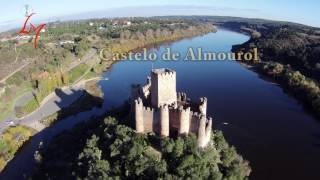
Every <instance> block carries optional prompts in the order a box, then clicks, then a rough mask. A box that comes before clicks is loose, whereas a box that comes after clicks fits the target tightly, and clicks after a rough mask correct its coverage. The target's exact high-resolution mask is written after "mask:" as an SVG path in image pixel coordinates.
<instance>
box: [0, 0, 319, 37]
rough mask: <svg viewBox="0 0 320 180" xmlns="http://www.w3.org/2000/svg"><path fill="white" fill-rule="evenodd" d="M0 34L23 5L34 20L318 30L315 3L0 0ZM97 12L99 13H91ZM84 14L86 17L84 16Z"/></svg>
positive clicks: (282, 0) (271, 0) (12, 23)
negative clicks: (218, 21) (244, 22)
mask: <svg viewBox="0 0 320 180" xmlns="http://www.w3.org/2000/svg"><path fill="white" fill-rule="evenodd" d="M0 1H4V2H2V3H1V4H2V5H1V6H0V31H1V30H3V29H7V28H10V27H11V26H16V25H17V24H20V23H21V22H23V20H24V14H25V13H24V5H25V4H28V5H29V6H30V9H32V10H33V11H34V12H36V13H37V14H36V15H35V16H36V17H34V18H36V20H37V21H40V20H43V21H44V20H58V19H60V18H61V17H67V16H68V15H73V16H70V17H72V18H74V19H77V18H83V17H86V18H88V17H90V16H94V17H95V18H96V17H97V16H98V17H99V16H104V17H117V16H120V17H123V16H155V15H221V16H236V17H249V18H263V19H272V20H282V21H290V22H297V23H301V24H306V25H311V26H315V27H320V20H319V18H320V1H319V0H308V1H302V0H158V1H151V0H55V1H53V0H0ZM95 12H99V13H95ZM86 13H87V14H86Z"/></svg>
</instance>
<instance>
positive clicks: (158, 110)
mask: <svg viewBox="0 0 320 180" xmlns="http://www.w3.org/2000/svg"><path fill="white" fill-rule="evenodd" d="M131 99H132V111H133V112H132V113H133V114H134V116H133V118H134V120H135V126H136V127H135V128H136V131H137V132H138V133H149V132H155V133H157V134H159V135H160V136H162V137H168V136H171V137H172V136H173V137H174V136H177V135H179V134H189V133H194V134H196V135H197V138H198V147H200V148H204V147H206V146H207V145H208V144H209V143H210V139H211V131H212V118H207V116H206V112H207V98H205V97H202V98H200V101H199V102H192V101H190V100H189V99H188V98H187V96H186V94H185V93H177V91H176V72H175V71H173V70H171V69H167V68H162V69H154V70H152V71H151V75H150V77H148V79H147V84H146V85H144V86H140V85H133V86H132V95H131Z"/></svg>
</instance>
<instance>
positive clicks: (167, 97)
mask: <svg viewBox="0 0 320 180" xmlns="http://www.w3.org/2000/svg"><path fill="white" fill-rule="evenodd" d="M151 82H152V86H151V105H152V106H153V107H160V106H162V105H164V104H173V103H174V102H175V101H177V92H176V72H175V71H173V70H170V69H154V70H152V72H151Z"/></svg>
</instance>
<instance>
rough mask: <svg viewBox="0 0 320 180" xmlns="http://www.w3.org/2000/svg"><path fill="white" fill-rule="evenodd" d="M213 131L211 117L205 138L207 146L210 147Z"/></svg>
mask: <svg viewBox="0 0 320 180" xmlns="http://www.w3.org/2000/svg"><path fill="white" fill-rule="evenodd" d="M211 131H212V118H211V117H210V118H209V120H208V124H207V127H206V138H205V144H206V145H208V144H209V142H210V141H211Z"/></svg>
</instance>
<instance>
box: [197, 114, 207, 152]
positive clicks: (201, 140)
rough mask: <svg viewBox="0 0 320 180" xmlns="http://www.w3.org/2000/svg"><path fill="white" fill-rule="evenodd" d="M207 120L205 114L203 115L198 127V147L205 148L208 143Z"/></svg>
mask: <svg viewBox="0 0 320 180" xmlns="http://www.w3.org/2000/svg"><path fill="white" fill-rule="evenodd" d="M206 120H207V118H206V117H205V116H203V115H202V116H201V118H200V121H199V127H198V147H200V148H204V147H205V146H206V145H207V144H206Z"/></svg>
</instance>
